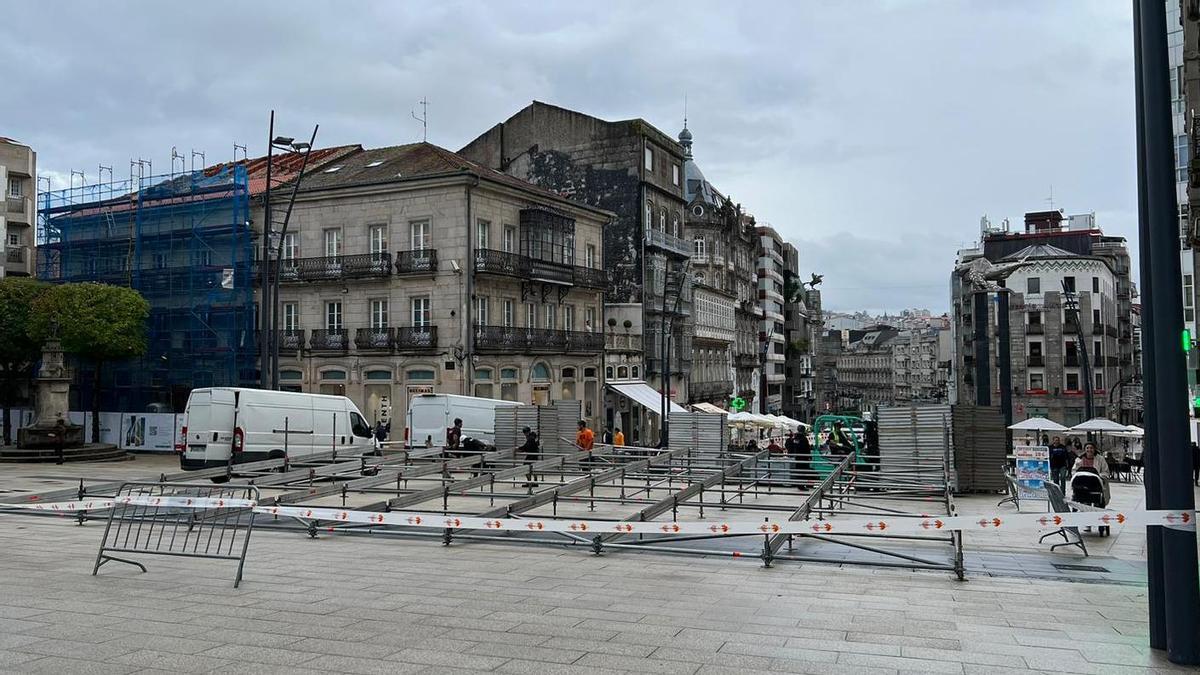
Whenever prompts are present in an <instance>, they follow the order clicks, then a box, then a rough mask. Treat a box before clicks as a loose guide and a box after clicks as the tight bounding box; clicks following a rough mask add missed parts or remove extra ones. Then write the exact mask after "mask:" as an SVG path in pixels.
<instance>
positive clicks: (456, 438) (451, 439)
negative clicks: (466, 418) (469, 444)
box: [446, 417, 462, 450]
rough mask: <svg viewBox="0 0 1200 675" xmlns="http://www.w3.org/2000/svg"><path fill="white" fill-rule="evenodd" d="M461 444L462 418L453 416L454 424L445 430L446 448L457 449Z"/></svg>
mask: <svg viewBox="0 0 1200 675" xmlns="http://www.w3.org/2000/svg"><path fill="white" fill-rule="evenodd" d="M460 445H462V420H461V419H460V418H457V417H455V418H454V426H452V427H450V428H449V429H447V430H446V448H447V449H449V450H457V449H458V446H460Z"/></svg>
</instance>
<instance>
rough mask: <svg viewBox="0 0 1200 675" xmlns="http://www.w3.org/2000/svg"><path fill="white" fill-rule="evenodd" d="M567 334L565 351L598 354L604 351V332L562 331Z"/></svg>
mask: <svg viewBox="0 0 1200 675" xmlns="http://www.w3.org/2000/svg"><path fill="white" fill-rule="evenodd" d="M563 332H565V333H566V334H567V351H568V352H570V353H572V354H599V353H600V352H603V351H604V333H591V332H588V331H581V330H571V331H563Z"/></svg>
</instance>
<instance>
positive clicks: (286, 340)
mask: <svg viewBox="0 0 1200 675" xmlns="http://www.w3.org/2000/svg"><path fill="white" fill-rule="evenodd" d="M276 339H277V340H278V341H279V350H280V351H284V350H287V351H300V350H301V349H304V330H303V329H299V328H290V329H284V330H281V331H279V334H278V336H277V338H276Z"/></svg>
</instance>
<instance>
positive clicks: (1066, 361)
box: [1063, 354, 1080, 368]
mask: <svg viewBox="0 0 1200 675" xmlns="http://www.w3.org/2000/svg"><path fill="white" fill-rule="evenodd" d="M1079 360H1080V359H1079V354H1067V355H1066V356H1064V357H1063V365H1064V366H1067V367H1068V368H1078V367H1079Z"/></svg>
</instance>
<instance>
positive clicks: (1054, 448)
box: [1050, 436, 1075, 494]
mask: <svg viewBox="0 0 1200 675" xmlns="http://www.w3.org/2000/svg"><path fill="white" fill-rule="evenodd" d="M1074 460H1075V458H1074V457H1072V456H1071V451H1070V450H1068V449H1067V446H1066V444H1064V443H1063V442H1062V439H1061V438H1059V437H1058V436H1055V437H1054V440H1052V441H1050V480H1052V481H1054V484H1055V485H1057V486H1058V489H1059V490H1062V491H1063V494H1066V492H1067V479H1068V478H1070V477H1071V465H1072V464H1074Z"/></svg>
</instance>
